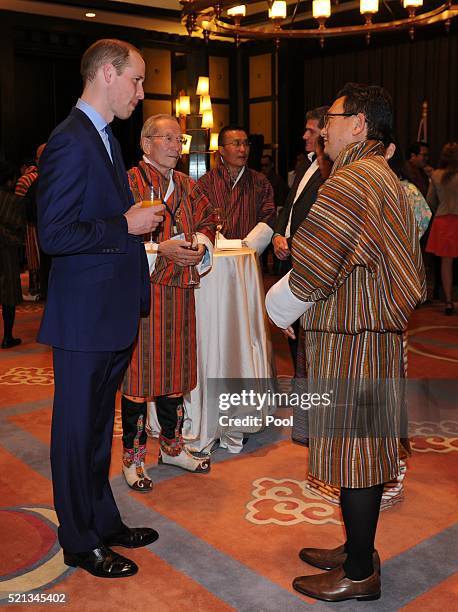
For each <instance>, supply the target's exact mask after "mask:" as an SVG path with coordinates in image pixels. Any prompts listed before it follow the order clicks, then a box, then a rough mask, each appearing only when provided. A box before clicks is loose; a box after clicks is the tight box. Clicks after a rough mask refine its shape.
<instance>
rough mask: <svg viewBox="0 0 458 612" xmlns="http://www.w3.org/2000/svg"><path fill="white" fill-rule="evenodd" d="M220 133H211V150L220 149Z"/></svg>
mask: <svg viewBox="0 0 458 612" xmlns="http://www.w3.org/2000/svg"><path fill="white" fill-rule="evenodd" d="M218 135H219V134H218V133H217V132H211V134H210V146H209V147H208V148H209V150H210V151H217V150H218Z"/></svg>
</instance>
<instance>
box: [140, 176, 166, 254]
mask: <svg viewBox="0 0 458 612" xmlns="http://www.w3.org/2000/svg"><path fill="white" fill-rule="evenodd" d="M151 206H162V197H161V188H160V187H159V185H158V186H157V188H155V187H154V185H150V184H148V185H145V187H144V189H143V197H142V201H141V207H142V208H150V207H151ZM151 240H152V232H150V233H149V234H145V235H144V237H143V242H151Z"/></svg>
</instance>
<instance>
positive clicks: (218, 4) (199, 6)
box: [180, 0, 458, 46]
mask: <svg viewBox="0 0 458 612" xmlns="http://www.w3.org/2000/svg"><path fill="white" fill-rule="evenodd" d="M428 1H429V0H428ZM393 2H396V3H397V4H399V6H398V7H396V10H395V11H393V10H391V9H390V10H389V12H388V17H387V16H386V15H387V11H386V10H384V12H383V13H382V15H380V14H379V13H380V11H379V0H360V6H359V12H360V13H361V15H363V17H364V23H356V24H352V25H342V26H338V27H337V26H335V27H334V26H333V27H327V26H326V21H327V20H328V19H329V18H330V17H331V15H332V7H331V0H312V2H311V9H312V11H311V16H310V17H312V16H313V18H314V19H316V21H317V22H318V23H317V27H315V28H310V27H309V28H304V29H299V28H298V27H297V26H296V27H295V28H293V27H292V23H291V24H290V23H289V21H288V18H287V6H286V2H285V1H284V0H275V1H273V0H267V6H266V9H267V10H268V15H269V19H270V22H271V25H261V26H260V25H259V23H257V24H256V25H252V24H249V25H241V22H242V20H243V19H244V17H245V16H246V5H249V4H254V3H258V4H259V0H245V4H243V5H234V3H233V2H232V3H231V2H224V1H223V2H222V1H221V0H180V3H181V5H182V7H183V11H182V20H183V22H184V23H185V25H186V28H187V30H188V33H189V35H190V36H191V35H192V33H193V32H199V31H200V32H202V36H203V37H204V39H205V40H206V41H207V42H208V39H209V38H210V35H217V36H218V37H223V38H232V39H233V40H234V41H235V43H236V44H237V45H238V44H239V43H240V41H241V40H266V39H274V40H275V42H276V44H277V46H278V44H279V42H280V40H282V39H284V38H316V39H318V40H319V41H320V43H321V46H323V44H324V41H325V39H326V38H335V37H343V36H358V35H364V36H365V37H366V41H367V42H368V43H369V42H370V37H371V34H374V33H379V32H380V33H381V32H394V31H399V30H406V31H408V32H409V34H410V36H411V38H413V36H414V30H415V28H420V27H427V26H430V25H433V24H436V23H440V22H443V23H444V25H445V28H446V29H447V31H448V30H449V28H450V21H451V19H453V18H454V17H456V16H457V15H458V0H444V3H443V4H441V5H440V6H437V5H436V7H435V8H432V9H431V10H428V11H425V10H424V2H423V0H393ZM425 3H426V0H425ZM332 4H333V6H334V5H338V12H339V13H345V12H348V13H349V12H350V11H354V9H355V2H354V1H352V0H349V1H342V0H341V1H340V2H339V0H333V1H332ZM383 4H384V5H386V1H384V2H383ZM356 6H357V5H356ZM398 9H400V11H399V10H398ZM224 11H225V12H226V17H223V16H222V15H223V12H224ZM402 13H403V14H402ZM406 13H407V14H406ZM375 15H377V16H378V19H377V21H376V22H375V23H374V22H373V17H374V16H375ZM398 17H399V18H398ZM228 18H229V19H228ZM307 19H309V17H308V16H307ZM381 19H384V21H381ZM296 21H297V16H296Z"/></svg>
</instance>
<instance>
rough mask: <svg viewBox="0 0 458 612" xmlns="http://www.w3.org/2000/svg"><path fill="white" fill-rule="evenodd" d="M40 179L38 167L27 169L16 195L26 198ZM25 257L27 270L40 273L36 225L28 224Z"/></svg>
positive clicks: (16, 188)
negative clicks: (32, 186) (35, 182)
mask: <svg viewBox="0 0 458 612" xmlns="http://www.w3.org/2000/svg"><path fill="white" fill-rule="evenodd" d="M37 178H38V170H37V167H36V166H33V165H32V166H29V167H28V168H26V171H25V172H24V174H23V175H22V176H21V177H20V178H19V179H18V181H17V183H16V187H15V189H14V193H15V194H16V195H18V196H21V197H24V196H26V195H27V192H28V190H29V188H30V186H31V185H32V183H33V182H34V181H36V179H37ZM25 255H26V258H27V268H28V269H29V270H30V272H38V271H39V270H40V249H39V247H38V233H37V228H36V225H34V224H33V223H31V222H30V221H29V222H27V226H26V232H25Z"/></svg>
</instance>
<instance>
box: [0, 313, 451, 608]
mask: <svg viewBox="0 0 458 612" xmlns="http://www.w3.org/2000/svg"><path fill="white" fill-rule="evenodd" d="M40 316H41V307H40V306H39V305H35V304H25V305H23V306H21V307H19V308H18V314H17V322H16V327H15V333H16V335H18V336H19V337H21V338H22V340H23V343H22V345H21V346H19V347H18V348H15V349H10V350H7V351H6V350H5V351H0V432H1V441H0V461H1V466H2V470H1V472H0V493H1V501H0V541H1V542H2V545H3V550H2V554H1V558H0V575H1V579H0V580H1V583H0V606H3V605H5V604H7V603H8V595H9V594H17V595H16V596H15V597H13V598H12V599H13V600H16V601H17V602H18V603H16V605H15V609H18V610H21V609H26V608H27V609H30V605H34V606H35V609H37V610H38V609H42V610H45V609H48V605H50V604H51V603H54V604H55V605H59V606H61V607H62V608H63V609H66V610H75V611H78V612H81V611H85V610H105V609H111V610H121V609H130V610H154V611H159V612H161V611H165V612H168V611H171V612H172V611H173V612H179V611H185V610H196V611H209V612H210V611H220V610H221V611H223V610H241V611H267V610H272V611H281V612H283V611H286V610H295V611H296V610H306V609H311V607H312V606H313V610H316V611H318V610H331V609H337V610H354V609H356V608H357V609H358V611H359V612H364V610H366V609H367V610H369V609H370V610H374V611H379V610H386V611H391V610H415V611H416V612H418V611H423V610H424V611H426V610H428V611H429V610H438V609H450V610H452V609H457V604H456V602H457V601H458V576H457V574H456V570H457V569H458V566H457V559H458V547H457V542H458V526H457V524H456V521H457V507H458V505H457V489H456V475H457V473H458V422H457V421H458V417H457V411H456V405H457V403H458V400H457V399H456V396H455V397H454V398H452V399H451V400H450V397H449V398H448V401H447V398H445V400H444V402H443V403H441V400H440V397H439V400H438V399H437V397H438V395H437V392H435V393H432V392H431V388H432V387H431V386H429V385H427V393H426V395H422V396H421V397H422V398H424V397H427V398H428V401H427V402H426V404H427V405H423V404H424V401H423V399H421V400H420V401H418V402H416V403H417V405H416V406H414V407H413V408H414V413H415V418H414V419H413V420H414V423H413V424H412V427H413V433H414V439H413V455H412V457H411V459H410V460H409V468H408V472H407V477H406V489H405V500H404V501H403V502H402V503H400V504H398V505H396V506H395V507H393V508H390V509H388V510H386V511H385V512H383V514H382V517H381V521H380V527H379V531H378V537H377V547H378V550H379V552H380V556H381V558H382V563H383V568H382V578H383V584H382V597H381V599H380V600H379V601H376V602H370V603H361V602H359V603H358V604H357V605H354V604H353V603H352V602H343V603H340V604H325V603H322V602H316V601H314V600H311V599H308V598H306V597H302V596H300V595H299V594H297V593H296V592H294V591H293V589H292V587H291V580H292V578H294V577H295V576H297V575H300V574H308V573H310V574H311V573H314V570H313V569H312V568H311V567H309V566H307V565H305V564H304V563H302V562H301V561H300V559H299V558H298V555H297V553H298V551H299V549H300V548H301V547H302V546H306V545H307V546H320V547H334V546H337V545H338V544H340V543H341V542H342V538H343V533H342V523H341V517H340V513H339V510H338V508H336V507H335V506H333V505H332V504H329V503H327V502H325V501H323V500H322V499H320V498H319V497H317V496H315V495H314V494H313V493H311V492H308V491H306V490H305V489H304V486H303V485H304V481H305V477H306V454H307V451H306V449H304V448H303V447H301V446H298V445H295V444H293V443H291V442H290V440H289V434H290V432H289V430H288V429H280V428H278V427H272V428H270V429H267V430H265V431H264V432H262V433H260V434H257V435H255V436H252V437H251V438H250V439H249V441H248V443H247V445H246V446H245V448H244V451H243V453H242V454H241V455H238V456H236V455H230V454H228V453H227V452H225V451H222V450H219V451H217V452H216V453H215V454H214V455H213V467H212V471H211V473H210V474H208V475H194V474H188V473H183V472H182V471H181V470H178V469H176V468H172V467H170V466H161V467H158V466H156V465H153V462H154V457H155V456H156V452H157V447H156V442H155V441H152V442H150V444H149V447H150V452H149V456H148V460H149V462H151V465H150V470H149V473H150V476H151V477H152V478H153V480H154V482H155V488H154V491H153V493H152V494H150V495H141V494H137V493H133V492H131V491H130V490H129V489H128V488H127V487H126V485H125V483H124V481H123V478H122V476H121V475H120V456H121V450H120V435H121V432H120V415H119V406H118V412H117V415H116V423H115V439H114V445H113V461H112V483H113V489H114V492H115V495H116V498H117V500H118V503H119V506H120V508H121V512H122V515H123V517H124V519H125V521H126V522H127V523H128V524H130V525H137V526H140V525H145V526H146V525H148V526H153V527H155V528H156V529H157V530H158V531H159V532H160V539H159V540H158V542H156V543H154V544H152V545H151V546H149V547H147V548H145V549H137V550H134V551H129V555H130V556H131V558H133V559H134V560H135V561H136V562H137V563H138V564H139V566H140V571H139V573H138V574H137V575H136V576H134V577H132V578H129V579H126V580H118V581H103V580H101V579H97V578H94V577H92V576H90V575H88V574H87V573H85V572H83V571H81V570H75V569H70V568H68V567H66V566H65V565H64V564H63V560H62V553H61V550H60V548H59V546H58V543H57V540H56V516H55V513H54V511H53V509H52V489H51V481H50V467H49V460H48V455H49V429H50V420H51V401H52V390H53V386H52V385H53V375H52V368H51V354H50V351H49V349H48V348H47V347H44V346H40V345H38V344H36V343H35V335H36V332H37V327H38V324H39V320H40ZM409 335H410V354H409V358H410V361H409V376H410V377H411V378H415V379H426V378H434V379H442V381H443V382H444V385H445V387H446V386H447V385H446V383H450V380H447V379H451V384H452V386H453V384H454V383H455V382H456V379H457V378H458V317H456V316H454V317H445V316H444V315H443V314H442V310H441V306H440V305H434V306H428V307H423V308H421V309H419V310H417V311H416V312H415V313H414V316H413V317H412V320H411V322H410V332H409ZM273 340H274V347H275V351H276V356H277V369H278V373H279V374H280V376H283V377H288V376H290V375H291V364H290V362H289V358H288V351H287V347H286V343H285V340H284V339H283V337H282V336H281V335H279V334H278V333H274V338H273ZM423 382H425V381H423ZM436 391H437V390H436ZM441 392H443V393H445V391H444V388H443V387H442V386H441V385H440V384H439V393H441ZM414 403H415V402H414ZM419 404H422V405H421V406H420V405H419ZM129 555H128V556H129ZM316 571H319V570H316ZM10 599H11V597H10Z"/></svg>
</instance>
